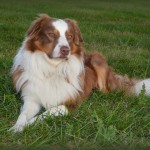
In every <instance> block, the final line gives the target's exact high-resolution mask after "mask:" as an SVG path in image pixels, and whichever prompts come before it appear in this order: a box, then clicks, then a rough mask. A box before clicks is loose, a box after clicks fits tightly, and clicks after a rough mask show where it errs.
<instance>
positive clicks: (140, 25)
mask: <svg viewBox="0 0 150 150" xmlns="http://www.w3.org/2000/svg"><path fill="white" fill-rule="evenodd" d="M39 13H47V14H49V15H50V16H52V17H57V18H72V19H75V20H77V21H78V24H79V26H80V28H81V31H82V34H83V37H84V47H85V48H86V50H87V51H92V50H98V51H100V52H102V53H103V54H104V55H105V56H106V57H107V58H108V63H109V64H110V65H111V66H112V67H113V68H114V70H115V71H116V72H118V73H121V74H128V75H129V76H130V77H136V78H149V77H150V1H149V0H141V1H140V0H133V1H129V0H103V1H101V0H91V1H90V0H82V1H81V0H60V1H58V0H54V1H52V0H36V1H35V0H26V1H23V0H0V149H13V148H14V149H29V147H30V149H38V148H39V149H144V148H145V149H146V148H147V149H148V148H150V97H146V96H143V95H142V94H141V95H140V96H139V97H125V96H124V94H123V93H109V94H105V95H104V94H102V93H101V92H99V91H93V95H92V96H91V97H90V98H89V99H88V100H87V101H84V102H83V103H82V104H81V105H80V107H79V108H78V109H77V110H76V111H75V112H73V113H70V114H69V115H68V116H66V117H56V118H48V119H47V120H45V121H43V122H40V123H37V124H34V125H32V126H30V127H29V128H27V129H25V131H24V132H23V133H21V134H12V133H10V132H8V131H7V130H8V129H9V128H10V127H11V126H12V125H13V124H14V123H15V121H16V119H17V117H18V115H19V109H20V105H21V101H20V96H19V95H18V94H16V92H15V90H14V89H13V85H12V81H11V77H10V69H11V66H12V60H13V57H14V56H15V54H16V51H17V49H18V48H19V46H20V45H21V42H22V41H23V39H24V35H25V32H26V30H27V29H28V27H29V25H30V23H31V21H33V20H34V19H35V17H36V15H37V14H39Z"/></svg>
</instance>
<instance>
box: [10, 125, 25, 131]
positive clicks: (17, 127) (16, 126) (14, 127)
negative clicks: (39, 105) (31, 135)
mask: <svg viewBox="0 0 150 150" xmlns="http://www.w3.org/2000/svg"><path fill="white" fill-rule="evenodd" d="M25 126H26V125H21V124H20V125H19V124H15V125H14V126H13V127H11V128H10V129H9V130H8V131H12V132H14V133H17V132H22V131H23V129H24V128H25Z"/></svg>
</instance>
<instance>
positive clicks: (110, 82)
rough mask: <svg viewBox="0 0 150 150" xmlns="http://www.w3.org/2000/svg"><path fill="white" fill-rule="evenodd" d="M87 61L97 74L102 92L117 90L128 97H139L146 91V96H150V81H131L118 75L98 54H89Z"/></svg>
mask: <svg viewBox="0 0 150 150" xmlns="http://www.w3.org/2000/svg"><path fill="white" fill-rule="evenodd" d="M87 60H88V62H90V66H92V68H93V69H94V71H95V72H96V75H97V81H98V82H97V84H98V88H99V89H100V90H101V91H102V92H104V93H106V92H107V91H116V90H117V91H124V92H125V94H127V95H139V94H140V93H141V91H144V93H145V95H149V96H150V79H145V80H137V79H130V78H129V77H128V76H127V75H125V76H122V75H118V74H117V73H115V72H114V71H113V70H112V68H111V67H109V66H108V64H107V61H106V59H105V57H104V56H103V55H101V54H100V53H98V52H94V53H91V54H89V55H88V56H87Z"/></svg>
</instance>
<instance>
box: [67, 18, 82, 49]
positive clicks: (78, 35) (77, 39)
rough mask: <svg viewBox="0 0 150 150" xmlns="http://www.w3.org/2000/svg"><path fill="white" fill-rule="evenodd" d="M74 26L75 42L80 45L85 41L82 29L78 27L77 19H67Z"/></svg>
mask: <svg viewBox="0 0 150 150" xmlns="http://www.w3.org/2000/svg"><path fill="white" fill-rule="evenodd" d="M65 20H66V21H67V22H68V23H69V24H70V25H71V26H72V28H73V30H74V43H75V44H76V45H77V46H79V45H80V43H82V42H83V37H82V34H81V32H80V29H79V27H78V24H77V22H76V21H75V20H71V19H65Z"/></svg>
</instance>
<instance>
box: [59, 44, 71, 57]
mask: <svg viewBox="0 0 150 150" xmlns="http://www.w3.org/2000/svg"><path fill="white" fill-rule="evenodd" d="M69 51H70V50H69V47H68V46H62V47H61V48H60V53H61V55H63V56H67V55H68V54H69Z"/></svg>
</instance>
